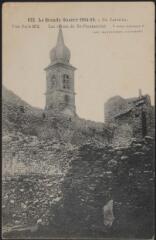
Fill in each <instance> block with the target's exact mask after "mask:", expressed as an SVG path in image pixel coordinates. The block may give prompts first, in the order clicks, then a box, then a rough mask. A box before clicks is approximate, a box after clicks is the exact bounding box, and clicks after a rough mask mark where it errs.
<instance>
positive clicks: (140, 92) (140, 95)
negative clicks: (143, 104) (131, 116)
mask: <svg viewBox="0 0 156 240" xmlns="http://www.w3.org/2000/svg"><path fill="white" fill-rule="evenodd" d="M141 97H142V91H141V89H139V98H141Z"/></svg>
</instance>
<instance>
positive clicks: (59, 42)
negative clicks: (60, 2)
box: [57, 27, 64, 45]
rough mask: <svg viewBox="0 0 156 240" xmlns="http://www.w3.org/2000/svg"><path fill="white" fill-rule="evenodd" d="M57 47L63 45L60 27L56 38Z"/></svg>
mask: <svg viewBox="0 0 156 240" xmlns="http://www.w3.org/2000/svg"><path fill="white" fill-rule="evenodd" d="M57 45H64V39H63V32H62V28H61V27H59V33H58V37H57Z"/></svg>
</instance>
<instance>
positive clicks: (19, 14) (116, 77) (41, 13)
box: [2, 2, 154, 121]
mask: <svg viewBox="0 0 156 240" xmlns="http://www.w3.org/2000/svg"><path fill="white" fill-rule="evenodd" d="M2 11H3V12H2V17H3V19H2V20H3V22H2V32H3V35H2V79H3V84H4V86H6V87H7V88H8V89H10V90H12V91H13V92H14V93H16V94H17V95H18V96H20V97H21V98H22V99H23V100H25V101H26V102H28V103H29V104H31V105H32V106H36V107H40V108H44V106H45V95H44V93H45V92H46V75H45V71H44V68H45V67H46V66H48V64H49V63H50V58H49V52H50V50H51V49H52V48H53V47H54V46H55V45H56V40H57V34H58V25H59V24H62V25H63V26H62V29H63V35H64V41H65V44H66V46H67V47H68V48H69V49H70V51H71V60H70V63H71V64H72V65H73V66H75V67H76V68H77V70H76V72H75V92H76V110H77V113H78V115H79V116H80V117H81V118H85V119H90V120H94V121H104V103H105V102H106V101H107V100H108V99H109V98H111V97H113V96H115V95H120V96H122V97H124V98H129V97H135V96H138V89H142V93H143V94H149V95H150V96H151V100H152V103H154V4H153V3H152V2H149V3H148V2H142V3H141V2H135V3H133V2H129V3H127V2H126V3H123V2H120V3H115V2H112V3H111V2H109V3H108V2H107V3H106V2H105V3H104V2H103V3H100V2H99V3H94V2H92V3H85V2H84V3H80V2H79V3H63V2H62V3H5V4H3V9H2ZM28 18H29V19H30V18H35V23H33V22H30V20H29V22H28ZM39 18H40V20H41V19H43V22H38V21H39ZM46 18H47V19H52V20H53V21H54V20H55V21H56V19H57V18H60V19H61V23H59V24H58V23H57V22H55V23H54V22H46V20H45V19H46ZM63 18H66V19H67V20H71V19H78V22H69V21H68V22H63V21H62V19H63ZM80 18H88V19H90V18H95V20H96V22H94V23H92V22H80ZM115 19H118V20H115ZM119 19H120V20H119ZM121 19H125V20H123V21H121ZM48 21H49V20H48ZM85 21H86V20H85ZM33 24H37V25H39V28H32V25H33ZM71 24H73V25H74V27H73V28H70V27H69V26H70V25H71ZM77 24H79V25H81V27H80V26H79V27H78V26H77ZM83 24H86V25H92V24H96V25H98V24H99V25H103V26H104V25H105V27H98V28H96V29H94V28H89V27H85V26H82V25H83ZM113 25H118V26H119V25H120V26H119V28H113V27H112V26H113ZM121 25H122V26H121ZM29 26H31V28H29ZM52 26H55V28H52ZM127 26H128V27H127ZM114 29H115V30H120V29H126V31H129V30H135V31H136V30H141V31H140V32H134V31H132V32H126V33H125V32H124V33H123V32H122V33H114V32H111V31H112V30H113V31H114Z"/></svg>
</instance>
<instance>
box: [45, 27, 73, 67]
mask: <svg viewBox="0 0 156 240" xmlns="http://www.w3.org/2000/svg"><path fill="white" fill-rule="evenodd" d="M50 59H51V62H54V61H61V62H62V61H63V62H66V63H69V61H70V50H69V49H68V48H67V47H66V46H65V44H64V39H63V32H62V27H61V26H59V32H58V36H57V43H56V46H55V47H54V48H53V49H52V50H51V51H50Z"/></svg>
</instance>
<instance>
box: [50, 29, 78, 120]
mask: <svg viewBox="0 0 156 240" xmlns="http://www.w3.org/2000/svg"><path fill="white" fill-rule="evenodd" d="M75 70H76V68H75V67H73V66H72V65H71V64H70V50H69V49H68V48H67V47H66V45H65V44H64V39H63V33H62V29H61V28H59V33H58V37H57V43H56V46H55V47H54V48H53V49H52V50H51V51H50V64H49V66H48V67H46V68H45V71H46V93H45V95H46V106H45V110H46V111H49V112H50V111H51V110H52V111H54V112H56V113H63V114H65V115H70V116H74V115H75V114H76V109H75V91H74V72H75Z"/></svg>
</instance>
